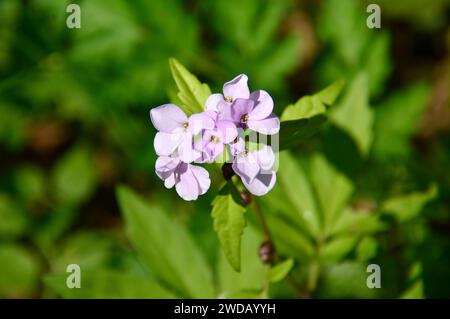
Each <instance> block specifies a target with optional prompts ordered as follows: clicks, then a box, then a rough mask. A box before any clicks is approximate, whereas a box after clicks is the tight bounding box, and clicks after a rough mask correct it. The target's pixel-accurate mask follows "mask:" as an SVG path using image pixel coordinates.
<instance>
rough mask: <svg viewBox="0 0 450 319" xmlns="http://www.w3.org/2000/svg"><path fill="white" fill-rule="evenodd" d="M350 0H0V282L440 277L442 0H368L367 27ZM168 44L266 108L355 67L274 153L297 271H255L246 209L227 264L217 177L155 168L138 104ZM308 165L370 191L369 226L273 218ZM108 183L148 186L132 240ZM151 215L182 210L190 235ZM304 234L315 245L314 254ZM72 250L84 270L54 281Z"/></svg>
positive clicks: (155, 283) (413, 291)
mask: <svg viewBox="0 0 450 319" xmlns="http://www.w3.org/2000/svg"><path fill="white" fill-rule="evenodd" d="M71 2H74V3H78V4H80V6H81V29H68V28H67V27H66V18H67V16H68V14H67V13H66V6H67V4H69V3H71ZM368 3H370V1H358V0H322V1H312V0H307V1H306V0H305V1H301V0H286V1H281V0H272V1H271V0H268V1H258V0H205V1H181V0H164V1H163V0H161V1H159V0H150V1H149V0H134V1H126V0H89V1H87V0H85V1H64V0H21V1H19V0H0V297H6V298H53V297H83V298H97V297H117V298H122V297H124V298H126V297H143V298H147V297H149V298H152V297H174V296H175V297H205V296H206V297H210V296H247V297H254V296H256V297H257V296H262V295H261V291H263V292H264V293H265V294H264V295H263V296H268V297H273V298H281V297H283V298H297V297H305V296H306V297H314V298H326V297H353V298H355V297H363V298H375V297H388V298H397V297H414V298H423V297H427V298H438V297H441V298H442V297H444V298H448V297H450V285H449V284H448V283H450V106H449V87H450V77H449V74H450V56H449V54H448V50H449V48H450V28H449V12H450V10H449V7H450V1H448V0H432V1H429V0H405V1H387V0H378V1H377V3H378V4H379V5H380V6H381V19H382V28H381V29H369V28H367V27H366V18H367V16H368V15H369V14H368V13H366V6H367V4H368ZM169 57H175V58H176V59H178V60H179V61H181V62H182V63H183V64H184V65H186V66H187V67H188V68H189V69H190V70H191V71H192V72H193V73H194V74H196V75H197V76H198V77H199V79H201V80H202V81H203V82H207V83H209V84H210V86H211V88H212V89H213V91H214V92H217V91H220V90H221V86H222V84H223V83H224V82H225V81H227V80H229V79H231V78H233V77H234V76H236V75H237V74H239V73H246V74H247V75H248V76H249V79H250V81H249V84H250V87H251V88H252V89H253V90H256V89H265V90H267V91H269V92H270V93H271V94H272V96H273V97H274V100H275V109H274V110H275V112H276V113H277V114H278V115H281V112H282V111H283V109H284V108H285V107H286V106H287V105H288V104H289V103H293V102H295V101H296V100H297V99H298V98H300V97H301V96H303V95H306V94H312V93H314V92H317V91H318V90H320V89H321V88H323V87H324V86H326V85H328V84H330V83H331V82H333V81H334V80H336V79H339V78H345V79H346V83H347V84H351V83H355V82H354V81H353V79H355V78H356V79H358V75H359V74H361V72H364V74H366V78H367V79H368V82H367V83H368V84H367V85H366V86H367V87H363V88H361V87H358V86H357V84H355V86H353V91H354V93H355V92H356V93H355V94H354V95H352V94H351V92H352V89H348V90H350V93H349V92H347V93H344V97H343V98H342V101H341V102H340V103H341V105H348V108H349V113H347V114H349V115H350V116H348V117H346V118H345V121H344V123H343V122H342V121H340V120H339V117H338V116H337V117H336V118H335V120H334V121H333V120H332V121H330V122H329V123H327V124H326V125H325V126H324V128H323V130H321V132H320V133H319V134H317V135H316V136H314V137H313V138H311V139H309V140H307V141H304V142H303V143H302V144H301V145H300V146H299V147H297V148H296V149H295V150H294V151H293V152H292V153H291V155H289V158H283V157H282V158H281V159H280V163H281V164H282V165H281V168H280V172H279V180H278V185H277V186H276V187H275V189H274V190H273V192H272V193H271V194H270V195H269V196H267V197H266V198H264V199H263V200H262V205H263V208H264V213H265V215H266V217H267V219H268V222H269V228H270V230H271V231H272V234H273V237H274V243H275V246H276V247H277V249H278V248H279V253H280V254H281V255H282V256H283V257H286V258H288V257H289V258H293V259H294V260H295V266H294V268H293V270H292V276H291V277H290V278H291V279H293V280H295V281H296V282H297V283H296V284H294V285H292V284H290V283H289V282H288V281H287V280H286V281H281V282H277V283H275V284H271V285H270V290H269V289H268V288H267V285H266V284H265V281H264V280H261V278H260V277H258V276H259V275H258V274H261V273H262V272H263V271H264V269H263V267H262V265H261V262H260V261H259V259H258V246H259V245H260V243H261V241H262V237H261V232H260V227H259V225H258V223H257V221H256V218H255V217H254V214H253V212H252V211H251V210H249V211H248V212H247V213H246V215H247V218H248V219H249V221H248V226H247V227H246V229H245V232H244V242H243V271H242V273H241V274H239V275H237V274H235V273H233V271H232V270H231V268H229V266H228V265H227V263H226V261H224V258H223V255H222V253H221V249H220V246H219V244H218V240H217V238H216V234H215V233H214V231H213V229H212V220H211V218H210V202H211V201H212V199H213V198H214V195H215V192H216V191H217V188H218V184H217V183H216V184H214V185H213V187H212V189H211V190H210V191H209V192H208V194H207V195H204V196H202V197H201V198H200V199H199V200H198V201H196V202H193V203H192V202H184V201H183V200H181V199H180V198H179V197H178V196H177V195H176V193H175V192H174V191H173V190H166V189H165V188H164V186H163V183H162V182H161V181H160V180H159V179H158V178H157V176H156V175H155V173H154V164H155V160H156V156H155V154H154V151H153V137H154V134H155V130H154V129H153V127H152V125H151V123H150V120H149V116H148V111H149V109H150V108H151V107H155V106H158V105H160V104H164V103H167V101H168V100H169V97H171V96H173V95H174V92H175V84H174V82H173V80H172V78H171V75H170V70H169V67H168V58H169ZM350 87H351V85H350ZM363 90H366V91H367V99H366V100H367V101H362V102H360V100H359V98H358V94H359V93H361V92H362V91H363ZM361 94H362V93H361ZM346 96H347V98H346ZM358 103H362V104H361V107H359V104H358ZM342 107H344V106H342ZM357 126H364V127H363V128H362V131H364V132H365V133H361V134H363V136H362V135H361V134H360V133H358V132H361V131H358V129H356V131H355V129H354V128H355V127H357ZM359 143H362V144H364V145H366V146H367V147H366V146H365V147H366V148H367V152H365V154H363V155H361V154H360V152H359V151H358V145H360V144H359ZM362 144H361V145H362ZM310 155H311V156H312V157H313V158H319V160H317V161H315V160H311V161H312V163H310V162H311V161H309V156H310ZM317 156H318V157H317ZM324 159H326V162H327V163H328V164H323V160H324ZM283 161H284V162H283ZM316 162H317V163H316ZM314 163H316V164H314ZM285 164H286V165H285ZM287 164H289V165H287ZM308 165H313V166H314V165H319V166H320V165H325V166H326V167H325V169H324V170H321V171H325V172H326V173H324V174H325V175H322V176H321V177H322V178H323V180H321V181H319V182H317V181H316V182H315V181H314V180H315V179H314V176H312V177H311V178H312V180H313V181H312V183H313V184H314V183H316V184H315V185H316V186H317V185H321V186H317V187H320V191H319V195H318V196H319V200H320V196H321V195H320V194H322V193H323V192H322V190H327V191H328V193H325V195H324V196H328V195H330V196H331V194H333V193H334V192H335V189H334V188H335V187H337V188H339V187H341V186H342V188H346V187H348V188H349V189H352V191H349V192H347V193H348V194H346V195H345V196H343V198H344V199H345V200H343V207H342V208H343V209H351V210H352V211H354V212H357V213H358V214H360V215H363V216H370V215H371V214H375V211H376V212H377V216H378V215H379V216H380V218H381V219H383V222H384V224H383V227H379V228H376V231H367V232H365V231H364V232H363V231H361V233H359V232H358V234H357V235H354V234H353V233H351V231H350V230H346V229H345V228H344V236H345V237H344V238H349V239H350V240H349V241H348V240H347V241H346V240H336V241H335V242H334V243H333V241H331V244H330V245H328V244H326V245H328V246H326V245H325V244H324V245H325V246H323V245H322V244H323V242H322V241H320V240H319V241H318V240H317V238H316V239H314V238H313V239H311V238H309V239H305V238H304V237H305V235H304V232H303V231H302V230H301V227H298V228H296V227H294V226H292V225H293V224H292V219H295V218H297V217H296V215H295V214H297V212H298V211H299V212H300V211H301V212H302V213H304V212H303V211H302V207H303V206H302V205H303V203H304V201H306V200H307V199H305V198H304V196H306V195H305V194H304V193H302V192H301V191H298V190H301V189H302V185H303V186H304V184H302V183H303V182H302V179H301V178H300V177H301V176H300V175H302V173H299V172H300V171H298V172H297V171H296V169H298V168H299V167H303V168H305V171H306V172H309V171H312V172H314V168H309V167H310V166H308ZM330 165H331V166H330ZM297 166H298V167H297ZM329 166H330V167H333V169H332V170H331V171H327V169H328V168H329ZM328 173H329V175H326V174H328ZM296 174H300V175H296ZM336 176H338V177H336ZM328 177H330V178H328ZM335 177H336V179H331V178H335ZM344 178H345V182H343V184H342V183H341V184H339V183H340V181H341V180H342V179H344ZM213 180H217V176H213ZM320 183H322V184H320ZM119 184H125V185H128V186H129V187H130V188H131V189H133V190H134V191H135V192H137V193H140V194H141V197H142V198H143V199H144V200H145V201H147V202H149V203H151V206H150V208H149V211H150V212H149V216H150V215H152V211H158V212H159V213H158V214H160V215H161V216H160V217H158V218H161V220H159V219H155V220H151V221H149V223H156V225H157V226H158V227H159V224H158V222H160V223H161V226H160V227H161V228H158V227H156V228H154V231H155V233H148V234H147V233H143V234H142V235H141V237H140V238H141V239H140V240H141V242H142V245H144V246H145V245H147V246H148V247H150V248H146V247H140V246H139V247H136V242H135V241H136V240H137V239H135V238H134V239H132V240H131V242H132V244H130V238H129V237H130V236H127V234H129V233H127V232H126V231H125V228H126V229H132V228H133V226H132V225H131V226H130V225H127V227H125V225H124V218H123V215H122V213H123V212H121V210H120V209H119V205H118V203H117V199H116V193H115V190H116V186H117V185H119ZM340 185H341V186H340ZM349 185H350V186H349ZM283 187H284V188H283ZM292 188H294V190H293V191H292ZM289 189H291V191H290V190H289ZM327 194H328V195H327ZM404 194H408V196H406V197H401V196H403V195H404ZM399 196H400V197H399ZM285 197H289V198H288V199H286V198H285ZM391 198H394V200H392V201H391V202H390V203H389V201H388V200H389V199H391ZM395 199H397V201H396V200H395ZM323 200H324V201H325V202H327V201H328V200H330V201H331V200H332V199H328V198H326V197H325V199H323ZM289 201H290V202H289ZM297 204H298V205H297ZM380 207H381V210H383V209H384V210H385V211H387V212H390V213H386V214H381V213H382V212H380V214H378V212H379V211H380ZM155 214H156V213H155ZM294 215H295V216H294ZM152 216H153V215H152ZM158 216H159V215H158ZM167 216H168V217H169V218H167ZM155 218H156V217H155ZM131 223H132V222H130V224H131ZM358 223H359V222H358ZM358 223H356V227H358ZM360 225H361V226H363V222H361V224H360ZM364 225H365V224H364ZM148 229H149V230H151V229H153V228H151V225H149V228H148ZM158 229H159V230H160V233H158ZM166 229H167V230H168V229H171V231H173V232H174V233H178V231H177V230H178V229H181V230H180V231H181V232H183V234H184V235H183V236H188V237H189V238H190V241H189V243H190V244H189V245H188V246H189V247H188V248H186V243H185V242H184V240H183V238H184V237H183V236H181V237H180V238H178V237H176V238H177V239H179V240H175V238H172V239H170V238H169V235H170V234H171V232H170V231H168V232H165V231H163V230H166ZM128 231H129V232H131V233H133V230H128ZM158 236H159V237H158ZM174 236H175V235H174ZM177 236H178V235H177ZM131 237H133V236H131ZM305 240H306V242H307V244H306V243H305ZM324 240H325V239H324ZM310 243H312V244H310ZM320 245H322V246H320ZM191 246H192V247H191ZM311 247H312V248H311ZM318 247H322V248H320V249H322V251H323V250H326V251H327V252H328V254H327V258H325V261H323V260H322V259H321V258H319V257H317V258H316V257H314V256H316V255H320V254H316V253H315V252H318V251H319V248H318ZM323 247H326V248H323ZM146 249H152V251H151V253H149V252H147V253H146V252H145V250H146ZM189 249H193V250H195V252H192V254H193V255H195V256H197V255H201V257H199V258H200V259H199V260H202V261H201V262H200V261H199V263H200V264H201V265H204V266H205V267H207V268H208V269H209V270H208V271H210V273H211V276H212V278H213V279H211V281H212V284H211V285H210V286H212V287H213V288H212V289H213V290H214V293H213V294H212V295H211V294H206V292H205V291H207V290H208V289H210V288H208V287H209V286H208V287H202V286H201V285H202V284H201V283H198V282H192V280H191V281H189V280H188V278H187V277H190V276H191V277H192V278H201V276H200V277H196V275H195V272H198V271H199V270H198V269H196V267H194V266H195V265H196V263H195V261H191V260H190V258H187V257H186V258H184V259H178V258H181V257H180V256H179V255H183V254H182V253H179V252H181V251H188V252H189V251H190V250H189ZM308 249H311V250H312V253H311V254H310V253H309V250H308ZM143 251H144V252H143ZM168 251H169V252H168ZM178 253H179V254H178ZM143 256H144V257H143ZM149 256H152V257H149ZM152 258H153V259H152ZM192 259H196V258H192ZM182 262H184V264H180V263H182ZM191 262H192V263H193V265H189V264H190V263H191ZM71 263H76V264H79V265H80V266H81V269H82V274H83V275H82V287H83V289H79V290H76V289H74V290H68V289H66V288H65V286H64V285H65V278H66V276H67V275H68V274H67V273H66V272H65V270H66V266H67V265H68V264H71ZM369 263H377V264H379V265H380V266H381V269H382V288H381V289H368V288H367V287H366V286H365V279H366V276H367V273H366V271H365V265H367V264H369ZM176 265H177V266H176ZM165 267H166V268H167V269H169V270H170V269H172V270H173V271H172V272H170V271H168V270H166V272H167V271H168V273H162V269H163V268H165ZM180 267H181V268H180ZM205 269H206V268H205ZM89 274H90V275H89ZM89 276H91V277H89ZM171 276H172V277H171ZM186 276H187V277H186ZM261 276H262V275H261ZM61 278H63V279H61ZM180 278H181V279H180ZM183 278H185V279H186V280H183ZM178 279H179V280H178ZM177 280H178V281H181V282H183V283H184V286H183V287H181V288H180V287H176V286H177V282H178V281H177ZM208 280H209V279H208ZM200 281H202V280H200ZM195 285H200V286H199V287H197V286H195Z"/></svg>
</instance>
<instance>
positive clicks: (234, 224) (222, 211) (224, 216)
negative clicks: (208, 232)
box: [211, 181, 246, 272]
mask: <svg viewBox="0 0 450 319" xmlns="http://www.w3.org/2000/svg"><path fill="white" fill-rule="evenodd" d="M236 193H237V190H236V189H235V188H234V185H233V183H232V182H231V181H229V182H227V184H226V185H225V186H224V187H223V188H222V189H221V190H220V192H219V194H218V195H217V196H216V198H215V199H214V200H213V202H212V206H213V208H212V212H211V216H212V218H213V219H214V230H215V231H216V232H217V235H218V236H219V241H220V244H221V245H222V248H223V251H224V253H225V256H226V257H227V259H228V261H229V262H230V264H231V266H233V268H234V270H236V271H238V272H239V271H240V270H241V236H242V233H243V230H244V227H245V225H246V221H245V217H244V213H245V210H246V209H245V207H244V206H242V205H241V204H240V200H239V194H236Z"/></svg>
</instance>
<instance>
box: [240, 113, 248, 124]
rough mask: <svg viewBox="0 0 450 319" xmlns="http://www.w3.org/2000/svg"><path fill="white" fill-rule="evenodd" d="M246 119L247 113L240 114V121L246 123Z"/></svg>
mask: <svg viewBox="0 0 450 319" xmlns="http://www.w3.org/2000/svg"><path fill="white" fill-rule="evenodd" d="M247 121H248V114H244V115H242V116H241V122H242V123H247Z"/></svg>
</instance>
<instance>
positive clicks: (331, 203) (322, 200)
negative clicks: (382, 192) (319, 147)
mask: <svg viewBox="0 0 450 319" xmlns="http://www.w3.org/2000/svg"><path fill="white" fill-rule="evenodd" d="M310 166H311V167H310V171H311V181H312V184H313V186H314V189H315V194H316V196H317V199H318V203H319V207H320V211H321V212H322V215H323V216H322V218H323V223H324V226H325V229H326V230H328V229H330V227H331V226H332V225H333V224H334V223H335V222H336V220H337V219H338V218H339V215H340V214H341V213H342V210H343V208H344V205H345V204H346V203H347V201H348V200H349V198H350V196H351V194H352V193H353V184H352V182H351V181H350V180H349V179H348V178H347V177H346V176H345V175H344V174H342V173H340V172H339V171H337V170H336V169H335V168H334V167H333V166H332V165H331V164H330V163H329V162H328V161H327V160H326V159H325V158H324V157H323V156H322V155H319V154H316V155H314V156H313V157H312V158H311V160H310Z"/></svg>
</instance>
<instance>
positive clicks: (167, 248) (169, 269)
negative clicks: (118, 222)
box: [117, 186, 214, 298]
mask: <svg viewBox="0 0 450 319" xmlns="http://www.w3.org/2000/svg"><path fill="white" fill-rule="evenodd" d="M117 198H118V201H119V205H120V208H121V211H122V214H123V216H124V218H125V224H126V225H125V226H126V233H127V235H128V238H129V240H130V241H131V243H132V244H133V246H134V248H135V249H136V250H137V252H138V254H139V256H140V258H142V260H143V262H144V263H145V264H146V265H147V266H148V268H150V269H151V270H152V271H153V273H154V275H155V277H157V278H158V279H160V280H162V281H163V282H164V283H166V284H167V285H168V286H170V287H172V288H173V289H174V290H176V291H179V292H180V295H182V296H185V297H190V298H212V297H213V296H214V289H213V286H212V275H211V271H210V269H209V267H208V265H207V263H206V261H205V258H204V256H203V255H202V253H201V252H200V250H199V249H198V247H197V245H196V244H195V242H194V241H193V239H192V238H191V236H190V235H189V234H188V233H187V232H186V230H185V228H183V227H181V226H180V225H178V224H176V223H174V222H172V221H171V220H170V219H169V218H168V216H167V215H166V214H165V213H164V212H163V211H162V210H161V208H160V207H159V206H158V205H157V204H154V203H153V204H150V203H146V202H144V201H143V200H142V199H141V198H139V197H138V196H137V195H135V194H134V193H133V192H132V191H131V190H130V189H129V188H127V187H125V186H121V187H119V188H118V189H117Z"/></svg>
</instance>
